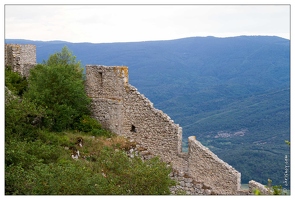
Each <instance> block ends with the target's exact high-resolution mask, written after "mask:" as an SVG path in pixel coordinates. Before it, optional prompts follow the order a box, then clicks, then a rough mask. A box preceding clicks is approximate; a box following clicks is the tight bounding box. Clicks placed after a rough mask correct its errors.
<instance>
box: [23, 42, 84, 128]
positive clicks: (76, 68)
mask: <svg viewBox="0 0 295 200" xmlns="http://www.w3.org/2000/svg"><path fill="white" fill-rule="evenodd" d="M28 83H29V87H28V90H27V92H26V93H25V94H24V95H25V97H27V98H28V99H30V100H31V101H32V102H34V103H36V104H37V105H38V106H42V107H44V108H46V117H45V119H44V126H45V127H46V128H49V129H50V130H52V131H62V130H67V129H72V128H73V125H74V123H76V122H77V121H79V119H80V117H81V116H83V115H88V114H90V111H89V104H90V98H88V97H87V95H86V93H85V89H84V81H83V75H82V68H81V66H80V63H79V62H76V61H75V57H74V56H72V54H71V53H70V52H69V50H68V49H67V48H66V47H65V48H63V49H62V52H61V53H56V54H53V55H51V56H50V58H49V59H48V61H47V62H44V63H43V64H42V65H41V64H39V65H37V66H36V67H35V68H33V69H32V70H31V71H30V76H29V79H28Z"/></svg>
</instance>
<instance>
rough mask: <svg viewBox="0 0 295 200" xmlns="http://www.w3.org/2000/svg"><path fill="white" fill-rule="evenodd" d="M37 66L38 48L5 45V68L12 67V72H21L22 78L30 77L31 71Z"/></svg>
mask: <svg viewBox="0 0 295 200" xmlns="http://www.w3.org/2000/svg"><path fill="white" fill-rule="evenodd" d="M35 65H36V46H35V45H30V44H26V45H20V44H6V45H5V66H10V67H12V70H13V71H15V72H19V73H20V74H21V75H22V76H25V77H28V76H29V72H30V69H31V68H33V67H34V66H35Z"/></svg>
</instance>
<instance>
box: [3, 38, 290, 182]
mask: <svg viewBox="0 0 295 200" xmlns="http://www.w3.org/2000/svg"><path fill="white" fill-rule="evenodd" d="M6 43H18V44H35V45H36V46H37V62H39V63H40V62H42V61H43V60H46V59H47V58H48V57H49V55H51V54H53V53H55V52H58V51H60V50H61V49H62V47H63V46H67V47H68V48H69V49H70V50H71V51H72V52H73V54H74V55H75V56H76V57H77V59H78V60H81V62H82V64H83V66H85V65H86V64H101V65H110V66H111V65H119V66H120V65H126V66H128V67H129V80H130V83H131V84H132V85H134V86H135V87H137V88H138V89H139V91H140V92H141V93H143V94H144V95H145V96H147V97H148V98H149V99H150V100H151V101H152V102H153V103H154V105H155V107H156V108H158V109H161V110H163V111H164V112H166V113H167V114H168V115H169V116H170V117H171V118H172V119H173V120H174V121H175V122H176V123H179V124H180V126H182V127H183V138H184V143H185V141H186V138H187V137H188V136H190V135H196V137H197V139H198V140H199V141H201V142H202V143H203V144H204V145H206V146H207V147H209V148H210V149H211V150H212V151H213V152H215V153H216V154H217V155H218V156H219V157H220V158H221V159H223V160H225V161H226V162H228V163H229V164H230V165H232V166H233V167H235V168H236V169H237V170H239V171H240V172H241V173H242V181H243V182H248V181H249V180H251V179H255V180H257V181H260V182H262V183H265V184H266V183H267V179H268V178H270V179H272V180H273V183H274V184H281V185H282V184H283V181H284V169H285V164H284V163H285V162H284V156H285V155H287V154H289V147H288V146H287V145H286V144H285V143H284V141H285V140H289V139H290V41H289V40H286V39H283V38H279V37H266V36H265V37H264V36H253V37H252V36H240V37H231V38H215V37H192V38H184V39H178V40H169V41H150V42H128V43H106V44H92V43H69V42H63V41H50V42H41V41H28V40H9V39H7V40H6Z"/></svg>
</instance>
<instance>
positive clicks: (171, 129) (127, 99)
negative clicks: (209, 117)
mask: <svg viewBox="0 0 295 200" xmlns="http://www.w3.org/2000/svg"><path fill="white" fill-rule="evenodd" d="M86 78H87V80H86V91H87V94H88V96H90V97H91V98H92V100H93V102H92V113H93V117H95V118H96V119H97V120H98V121H100V122H101V124H102V125H103V127H104V128H107V129H109V130H111V131H113V132H115V133H117V134H119V135H123V136H126V137H128V138H129V139H132V140H135V141H136V142H137V143H138V144H139V145H140V146H142V147H143V148H145V149H147V151H148V152H150V153H151V154H153V155H157V156H159V157H160V158H161V159H162V160H163V161H165V162H167V163H170V164H171V165H172V166H173V169H174V174H176V175H175V176H174V177H175V179H177V180H180V181H181V180H182V179H183V178H184V177H183V176H179V174H186V177H185V179H184V180H192V181H191V182H184V181H183V187H184V188H190V189H191V188H192V187H191V185H193V186H194V185H195V186H196V187H193V188H194V189H193V191H194V192H192V193H195V192H196V191H197V190H201V189H202V190H204V191H206V193H208V194H209V193H215V194H237V192H238V190H239V189H240V183H241V174H240V173H239V172H238V171H236V170H235V169H234V168H232V167H231V166H229V165H228V164H227V163H225V162H223V161H222V160H220V159H219V158H218V157H217V156H216V155H215V154H214V153H212V152H211V151H210V150H209V149H207V148H205V147H204V146H202V145H201V143H199V142H198V141H197V140H195V139H194V138H192V137H191V138H190V139H189V152H188V153H183V152H181V149H182V147H181V144H182V128H181V127H180V126H179V125H178V124H175V123H174V121H173V120H171V119H170V117H169V116H168V115H166V114H165V113H163V112H162V111H161V110H158V109H155V108H154V107H153V104H152V103H151V102H150V101H149V100H148V99H147V98H146V97H144V95H142V94H140V93H139V92H138V91H137V89H136V88H135V87H133V86H131V85H130V84H129V83H128V68H127V67H105V66H86ZM203 183H205V184H206V187H205V188H200V187H199V186H198V185H200V184H201V185H202V184H203ZM187 185H190V187H188V186H187ZM186 186H187V187H186Z"/></svg>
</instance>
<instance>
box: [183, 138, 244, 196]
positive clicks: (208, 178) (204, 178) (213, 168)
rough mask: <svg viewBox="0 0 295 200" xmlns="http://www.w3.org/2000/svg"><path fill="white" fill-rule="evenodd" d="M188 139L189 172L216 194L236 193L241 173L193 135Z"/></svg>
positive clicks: (238, 188)
mask: <svg viewBox="0 0 295 200" xmlns="http://www.w3.org/2000/svg"><path fill="white" fill-rule="evenodd" d="M188 141H189V159H188V161H189V162H188V163H189V167H188V168H189V174H190V175H191V176H192V177H193V178H194V179H195V180H196V181H198V182H205V183H206V184H208V185H210V186H211V187H212V188H214V191H215V192H216V193H218V194H236V193H237V192H238V190H240V187H241V185H240V184H241V174H240V173H239V172H238V171H236V170H235V169H234V168H233V167H232V166H230V165H228V164H227V163H225V162H224V161H223V160H221V159H219V158H218V157H217V155H215V154H214V153H213V152H211V151H210V150H209V149H208V148H206V147H204V146H203V145H202V144H201V143H200V142H199V141H197V140H196V138H195V136H191V137H189V138H188Z"/></svg>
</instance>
